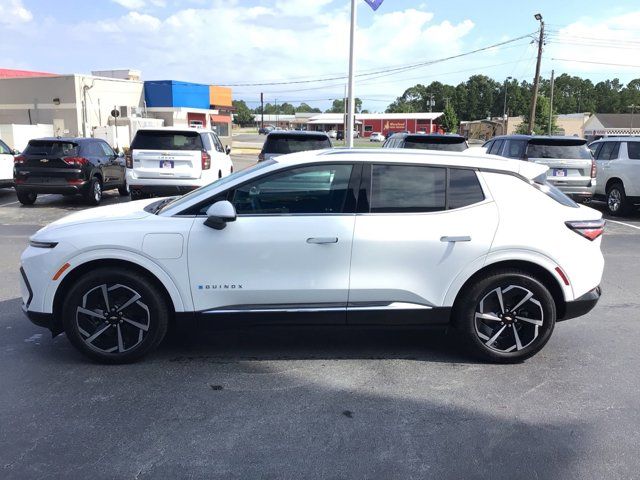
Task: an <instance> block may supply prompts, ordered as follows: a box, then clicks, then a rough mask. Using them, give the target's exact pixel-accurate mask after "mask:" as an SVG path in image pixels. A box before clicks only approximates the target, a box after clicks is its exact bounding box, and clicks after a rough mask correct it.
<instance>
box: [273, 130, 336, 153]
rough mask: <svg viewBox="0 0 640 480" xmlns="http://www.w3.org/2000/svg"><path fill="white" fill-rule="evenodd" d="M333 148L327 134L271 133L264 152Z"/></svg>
mask: <svg viewBox="0 0 640 480" xmlns="http://www.w3.org/2000/svg"><path fill="white" fill-rule="evenodd" d="M324 148H331V142H330V141H329V139H328V138H327V137H326V135H281V134H278V135H274V134H270V135H269V136H268V137H267V141H266V142H265V144H264V153H277V154H281V155H286V154H287V153H296V152H304V151H307V150H322V149H324Z"/></svg>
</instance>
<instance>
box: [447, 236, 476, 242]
mask: <svg viewBox="0 0 640 480" xmlns="http://www.w3.org/2000/svg"><path fill="white" fill-rule="evenodd" d="M440 241H441V242H470V241H471V237H470V236H469V235H461V236H458V237H450V236H445V237H440Z"/></svg>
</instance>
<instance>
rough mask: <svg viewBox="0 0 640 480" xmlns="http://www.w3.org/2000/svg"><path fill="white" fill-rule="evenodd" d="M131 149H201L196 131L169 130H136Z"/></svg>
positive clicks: (201, 145)
mask: <svg viewBox="0 0 640 480" xmlns="http://www.w3.org/2000/svg"><path fill="white" fill-rule="evenodd" d="M131 149H132V150H134V149H135V150H202V149H203V144H202V139H201V138H200V133H198V132H171V131H162V130H138V133H136V136H135V138H134V139H133V142H132V143H131Z"/></svg>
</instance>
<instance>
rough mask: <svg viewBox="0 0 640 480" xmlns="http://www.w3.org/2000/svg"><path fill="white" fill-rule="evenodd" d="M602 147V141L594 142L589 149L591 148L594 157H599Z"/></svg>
mask: <svg viewBox="0 0 640 480" xmlns="http://www.w3.org/2000/svg"><path fill="white" fill-rule="evenodd" d="M601 148H602V142H600V143H592V144H591V145H589V150H591V154H592V155H593V157H594V158H598V152H599V151H600V149H601Z"/></svg>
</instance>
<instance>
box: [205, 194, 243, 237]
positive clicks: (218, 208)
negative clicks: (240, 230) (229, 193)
mask: <svg viewBox="0 0 640 480" xmlns="http://www.w3.org/2000/svg"><path fill="white" fill-rule="evenodd" d="M235 221H236V209H235V207H234V206H233V204H232V203H231V202H229V201H227V200H220V201H219V202H216V203H214V204H213V205H211V206H210V207H209V208H208V209H207V219H206V220H205V222H204V224H205V225H206V226H207V227H210V228H213V229H215V230H222V229H223V228H225V227H226V226H227V222H235Z"/></svg>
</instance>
